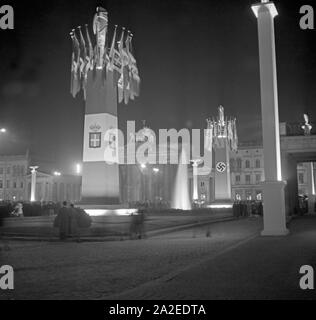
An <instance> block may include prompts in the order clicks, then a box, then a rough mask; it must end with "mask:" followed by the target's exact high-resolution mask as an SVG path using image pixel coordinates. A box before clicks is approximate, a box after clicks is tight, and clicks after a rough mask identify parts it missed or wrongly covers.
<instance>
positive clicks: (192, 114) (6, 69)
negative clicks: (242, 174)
mask: <svg viewBox="0 0 316 320" xmlns="http://www.w3.org/2000/svg"><path fill="white" fill-rule="evenodd" d="M254 2H255V1H249V0H234V1H228V0H216V1H215V0H194V1H193V0H190V1H189V0H181V1H180V0H172V1H171V0H160V1H158V0H134V1H133V0H129V1H126V0H109V1H105V0H104V1H94V0H89V1H87V0H76V1H73V0H63V1H33V0H29V1H22V0H19V1H7V4H11V5H12V6H13V8H14V10H15V29H14V30H6V31H3V30H0V43H1V46H0V126H5V127H6V128H8V130H9V132H8V134H7V135H2V136H1V137H0V149H1V150H0V151H1V153H4V152H10V151H11V152H13V149H14V148H15V147H16V146H17V145H18V146H22V147H25V148H26V147H27V146H29V147H30V150H31V153H32V154H33V156H34V159H37V161H41V163H46V164H47V165H48V166H55V167H56V169H60V170H63V171H70V170H71V168H72V167H73V164H74V163H75V162H77V161H80V159H81V153H82V128H83V111H84V101H83V98H82V96H80V97H77V98H76V99H73V98H72V96H71V95H70V93H69V84H70V59H71V41H70V37H69V32H70V30H71V29H72V28H73V27H76V26H78V25H83V24H85V23H89V24H90V25H91V23H92V19H93V15H94V12H95V7H96V6H98V5H101V6H103V7H104V8H106V9H107V10H108V12H109V23H110V31H112V28H113V25H114V24H118V25H119V26H125V27H126V28H128V29H130V30H132V32H133V33H134V43H133V44H134V51H135V55H136V59H137V61H138V67H139V72H140V75H141V79H142V83H141V95H140V97H139V98H138V99H137V100H135V102H131V103H129V105H128V106H126V105H123V104H122V105H119V116H120V125H123V126H124V122H125V121H126V120H137V121H138V126H141V120H142V119H146V120H147V124H148V125H149V126H150V127H152V128H153V129H158V128H177V129H180V128H182V127H192V128H204V126H205V119H206V118H207V117H209V116H212V115H216V113H217V107H218V105H219V104H222V105H223V106H224V107H225V112H226V114H227V115H231V116H236V117H237V121H238V133H239V137H240V140H241V141H247V140H254V139H260V137H261V127H260V122H261V115H260V91H259V89H260V87H259V86H260V82H259V60H258V39H257V21H256V18H255V16H254V15H253V13H252V11H251V8H250V6H251V4H252V3H254ZM307 2H308V1H307ZM307 2H306V1H301V2H300V1H285V0H284V1H275V3H276V6H277V9H278V11H279V16H278V17H277V18H276V19H275V30H276V50H277V69H278V70H277V71H278V87H279V111H280V121H289V122H296V121H302V119H303V118H302V114H303V112H307V113H309V115H310V117H311V120H312V121H313V120H314V119H315V118H316V111H315V107H314V105H315V101H316V86H315V80H314V79H315V75H316V73H315V72H316V58H315V57H316V55H315V45H314V44H313V43H315V42H316V30H314V31H313V30H312V31H303V30H300V28H299V19H300V14H299V8H300V6H301V5H302V4H306V3H307ZM309 3H310V4H312V3H311V2H309Z"/></svg>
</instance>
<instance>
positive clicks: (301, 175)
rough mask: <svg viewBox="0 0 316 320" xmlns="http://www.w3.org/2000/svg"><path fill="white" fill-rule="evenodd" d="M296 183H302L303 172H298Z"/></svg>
mask: <svg viewBox="0 0 316 320" xmlns="http://www.w3.org/2000/svg"><path fill="white" fill-rule="evenodd" d="M298 183H300V184H303V183H304V173H303V172H299V174H298Z"/></svg>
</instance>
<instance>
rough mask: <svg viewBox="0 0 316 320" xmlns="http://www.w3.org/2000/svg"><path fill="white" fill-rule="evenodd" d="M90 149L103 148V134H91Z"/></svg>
mask: <svg viewBox="0 0 316 320" xmlns="http://www.w3.org/2000/svg"><path fill="white" fill-rule="evenodd" d="M89 148H101V132H90V133H89Z"/></svg>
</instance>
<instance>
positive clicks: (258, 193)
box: [256, 191, 262, 201]
mask: <svg viewBox="0 0 316 320" xmlns="http://www.w3.org/2000/svg"><path fill="white" fill-rule="evenodd" d="M256 199H257V200H258V201H262V192H261V191H256Z"/></svg>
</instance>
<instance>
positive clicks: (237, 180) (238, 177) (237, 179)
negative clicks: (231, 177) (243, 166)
mask: <svg viewBox="0 0 316 320" xmlns="http://www.w3.org/2000/svg"><path fill="white" fill-rule="evenodd" d="M235 179H236V184H240V175H236V178H235Z"/></svg>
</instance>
